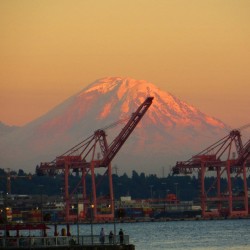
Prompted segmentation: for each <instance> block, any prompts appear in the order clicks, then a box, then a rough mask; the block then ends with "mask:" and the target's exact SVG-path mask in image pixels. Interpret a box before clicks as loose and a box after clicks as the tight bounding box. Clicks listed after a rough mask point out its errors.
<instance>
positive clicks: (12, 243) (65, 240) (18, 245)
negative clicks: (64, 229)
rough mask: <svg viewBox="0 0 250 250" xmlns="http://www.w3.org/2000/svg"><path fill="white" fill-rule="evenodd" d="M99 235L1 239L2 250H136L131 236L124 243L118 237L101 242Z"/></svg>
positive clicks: (106, 238)
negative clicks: (130, 242) (130, 238)
mask: <svg viewBox="0 0 250 250" xmlns="http://www.w3.org/2000/svg"><path fill="white" fill-rule="evenodd" d="M99 238H100V236H99V235H92V236H91V235H87V236H79V237H77V236H53V237H29V236H25V237H1V238H0V248H1V249H6V250H7V249H41V248H46V249H51V250H53V249H62V250H66V249H70V250H77V249H81V250H85V249H86V250H87V249H95V250H98V249H107V250H108V249H114V250H115V249H124V250H134V249H135V247H134V245H131V244H129V236H128V235H124V239H123V242H122V243H121V242H120V238H119V236H118V235H116V237H114V238H112V239H110V238H109V237H108V236H105V239H104V242H102V243H101V242H100V239H99Z"/></svg>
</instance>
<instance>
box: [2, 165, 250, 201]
mask: <svg viewBox="0 0 250 250" xmlns="http://www.w3.org/2000/svg"><path fill="white" fill-rule="evenodd" d="M8 176H10V185H9V184H8V180H7V179H8ZM25 177H27V178H25ZM80 178H81V177H80V176H79V175H77V174H71V175H70V177H69V192H72V191H73V190H74V189H75V187H76V186H77V185H78V183H79V182H80ZM99 180H101V184H100V186H99V188H98V190H97V195H99V196H105V195H109V193H108V192H109V184H108V177H107V176H102V175H98V174H97V175H96V182H97V183H98V182H99ZM112 181H113V189H114V196H115V199H119V197H121V196H131V198H132V199H149V198H153V199H157V198H164V197H166V196H167V195H168V194H175V195H177V198H178V199H179V200H183V201H184V200H185V201H190V200H196V199H199V196H200V181H199V179H198V178H197V177H196V176H176V175H170V174H169V175H168V176H167V177H158V176H157V175H155V174H149V175H146V174H145V173H137V172H136V171H135V170H133V171H132V174H131V177H130V176H128V175H127V174H126V173H124V174H123V175H117V174H113V175H112ZM247 182H248V185H249V184H250V178H249V177H248V179H247ZM212 183H215V177H212V176H211V177H206V178H205V187H206V188H208V187H210V186H211V185H212ZM8 185H9V186H10V187H11V190H8ZM242 186H243V181H242V179H241V178H240V177H238V178H237V179H236V180H234V187H235V192H242V190H241V187H242ZM86 187H87V193H88V192H91V191H90V190H91V176H90V175H87V176H86ZM226 187H227V180H226V179H224V178H221V190H222V191H223V190H226ZM0 192H2V193H8V192H10V193H11V194H26V195H41V194H44V195H48V196H52V195H59V196H60V195H61V196H62V195H63V192H64V175H63V174H59V175H57V176H53V177H52V176H37V175H36V174H32V175H31V174H28V173H25V171H23V170H22V169H19V170H18V171H11V172H6V171H5V170H4V169H1V168H0ZM211 192H214V194H215V192H216V190H215V189H212V190H211Z"/></svg>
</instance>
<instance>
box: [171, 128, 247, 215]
mask: <svg viewBox="0 0 250 250" xmlns="http://www.w3.org/2000/svg"><path fill="white" fill-rule="evenodd" d="M246 127H249V125H248V126H244V128H246ZM249 169H250V140H248V141H247V142H246V143H245V145H244V144H243V142H242V139H241V133H240V130H238V129H235V130H232V131H230V133H229V134H228V135H227V136H225V137H224V138H222V139H220V140H219V141H217V142H216V143H214V144H213V145H211V146H210V147H208V148H206V149H205V150H203V151H201V152H200V153H198V154H196V155H194V156H193V157H192V158H191V159H189V160H187V161H182V162H177V163H176V165H175V166H174V167H173V168H172V172H173V174H184V175H186V174H195V173H198V178H199V181H200V199H201V209H202V216H203V217H221V216H224V217H225V216H226V217H239V216H247V215H248V188H247V176H246V172H247V170H249ZM206 174H209V175H210V176H214V182H213V183H212V185H210V186H209V185H208V184H207V183H205V175H206ZM239 177H241V178H242V180H243V181H241V187H239V181H238V182H237V183H236V181H237V179H238V180H239ZM222 178H225V179H226V181H227V184H226V188H225V190H222Z"/></svg>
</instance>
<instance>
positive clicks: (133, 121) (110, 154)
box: [100, 97, 154, 167]
mask: <svg viewBox="0 0 250 250" xmlns="http://www.w3.org/2000/svg"><path fill="white" fill-rule="evenodd" d="M153 99H154V97H147V99H146V100H145V101H144V102H143V103H142V104H141V105H140V106H139V107H138V109H137V110H136V112H135V113H133V114H132V116H131V118H130V119H129V121H128V122H127V124H126V125H125V127H124V128H123V129H122V130H121V132H120V134H119V135H118V136H117V137H116V138H115V139H114V141H113V142H112V143H111V144H110V146H109V148H108V151H107V152H106V154H105V155H104V157H103V159H102V161H101V164H100V165H101V166H102V167H105V166H107V165H108V164H109V163H110V162H111V161H112V160H113V158H114V157H115V155H116V154H117V153H118V151H119V150H120V148H121V147H122V145H123V144H124V142H125V141H126V140H127V139H128V137H129V136H130V134H131V133H132V132H133V130H134V129H135V127H136V125H137V124H138V123H139V122H140V120H141V119H142V117H143V116H144V114H145V113H146V112H147V110H148V108H149V107H150V105H151V104H152V101H153Z"/></svg>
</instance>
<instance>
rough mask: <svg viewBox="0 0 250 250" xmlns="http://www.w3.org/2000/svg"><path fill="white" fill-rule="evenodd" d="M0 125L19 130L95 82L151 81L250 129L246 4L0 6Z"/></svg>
mask: <svg viewBox="0 0 250 250" xmlns="http://www.w3.org/2000/svg"><path fill="white" fill-rule="evenodd" d="M0 58H1V59H0V87H1V89H0V90H1V91H0V120H1V121H2V122H4V123H6V124H9V125H24V124H26V123H28V122H30V121H32V120H33V119H35V118H37V117H39V116H41V115H42V114H44V113H45V112H47V111H48V110H50V109H51V108H52V107H54V106H55V105H57V104H59V103H60V102H62V101H64V100H65V99H66V98H68V97H69V96H71V95H74V94H76V93H77V92H79V91H80V90H82V89H83V88H84V87H86V86H87V85H88V84H90V83H92V82H93V81H95V80H96V79H99V78H102V77H106V76H128V77H132V78H135V79H138V80H139V79H143V80H147V81H150V82H152V83H154V84H155V85H156V86H158V87H159V88H161V89H163V90H166V91H168V92H170V93H172V94H173V95H175V96H176V97H178V98H180V99H182V100H184V101H186V102H187V103H189V104H192V105H194V106H196V107H198V108H199V109H200V110H201V111H203V112H205V113H206V114H208V115H212V116H214V117H216V118H219V119H221V120H222V121H224V122H226V123H227V124H229V125H231V126H232V127H235V128H238V127H240V126H242V125H245V124H246V123H250V81H249V80H250V1H249V0H234V1H233V0H176V1H175V0H124V1H123V0H98V1H97V0H68V1H64V0H40V1H39V0H21V1H20V0H16V1H15V0H0Z"/></svg>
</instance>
